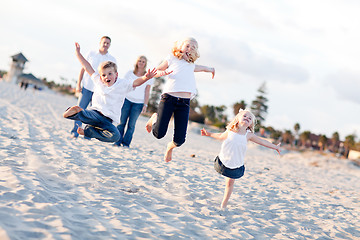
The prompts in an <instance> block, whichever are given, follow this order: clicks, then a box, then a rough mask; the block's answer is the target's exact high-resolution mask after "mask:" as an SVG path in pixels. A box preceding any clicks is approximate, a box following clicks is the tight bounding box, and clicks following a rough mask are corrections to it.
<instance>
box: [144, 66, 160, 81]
mask: <svg viewBox="0 0 360 240" xmlns="http://www.w3.org/2000/svg"><path fill="white" fill-rule="evenodd" d="M156 73H157V70H156V68H153V69H152V70H151V71H150V69H148V71H147V73H146V74H145V78H146V79H147V80H149V79H151V78H153V77H154V76H155V75H156Z"/></svg>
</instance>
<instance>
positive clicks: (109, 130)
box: [79, 122, 120, 142]
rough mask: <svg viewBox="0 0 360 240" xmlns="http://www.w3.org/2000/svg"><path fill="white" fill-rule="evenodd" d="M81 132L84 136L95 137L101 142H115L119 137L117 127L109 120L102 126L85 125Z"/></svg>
mask: <svg viewBox="0 0 360 240" xmlns="http://www.w3.org/2000/svg"><path fill="white" fill-rule="evenodd" d="M79 129H80V128H79ZM83 132H84V136H87V137H89V138H96V139H98V140H100V141H102V142H116V141H118V140H119V138H120V133H119V131H118V129H117V128H116V127H115V126H114V125H113V124H112V123H111V122H108V124H104V125H103V127H102V128H100V127H95V126H91V125H87V126H86V127H85V129H84V130H83ZM79 134H81V130H80V131H79Z"/></svg>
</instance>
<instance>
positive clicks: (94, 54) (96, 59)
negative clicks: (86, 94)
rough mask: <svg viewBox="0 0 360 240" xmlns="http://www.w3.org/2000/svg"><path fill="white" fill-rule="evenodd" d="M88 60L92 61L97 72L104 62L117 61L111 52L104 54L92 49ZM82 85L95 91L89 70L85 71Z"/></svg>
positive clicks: (87, 57) (91, 63)
mask: <svg viewBox="0 0 360 240" xmlns="http://www.w3.org/2000/svg"><path fill="white" fill-rule="evenodd" d="M86 60H87V61H88V62H89V63H90V65H91V66H92V68H93V69H94V71H95V72H98V67H99V65H100V63H102V62H105V61H111V62H113V63H116V59H115V58H114V57H113V56H111V55H110V54H109V53H106V54H104V55H103V54H101V53H100V52H99V51H90V52H89V53H88V54H87V56H86ZM82 86H83V87H84V88H86V89H87V90H89V91H92V92H93V91H94V83H93V81H92V80H91V77H90V76H89V74H88V73H87V72H84V76H83V79H82Z"/></svg>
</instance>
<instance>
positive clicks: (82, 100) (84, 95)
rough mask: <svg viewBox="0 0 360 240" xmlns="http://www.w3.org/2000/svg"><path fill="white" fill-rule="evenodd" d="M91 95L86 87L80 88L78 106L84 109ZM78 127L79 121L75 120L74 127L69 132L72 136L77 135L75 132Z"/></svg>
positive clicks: (79, 125)
mask: <svg viewBox="0 0 360 240" xmlns="http://www.w3.org/2000/svg"><path fill="white" fill-rule="evenodd" d="M92 95H93V92H92V91H90V90H87V89H86V88H82V90H81V95H80V96H79V99H78V106H79V107H81V108H82V109H84V110H85V109H86V108H87V107H88V106H89V103H90V102H91V99H92ZM78 127H81V122H80V121H75V122H74V127H73V129H72V130H71V134H72V135H74V137H78V136H79V134H78V133H77V129H78Z"/></svg>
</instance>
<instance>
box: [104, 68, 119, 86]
mask: <svg viewBox="0 0 360 240" xmlns="http://www.w3.org/2000/svg"><path fill="white" fill-rule="evenodd" d="M117 77H118V73H117V72H115V70H114V68H112V67H109V68H105V69H102V70H101V72H100V78H101V81H102V82H103V83H104V84H105V85H106V86H108V87H110V86H112V85H114V83H115V82H116V79H117Z"/></svg>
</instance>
